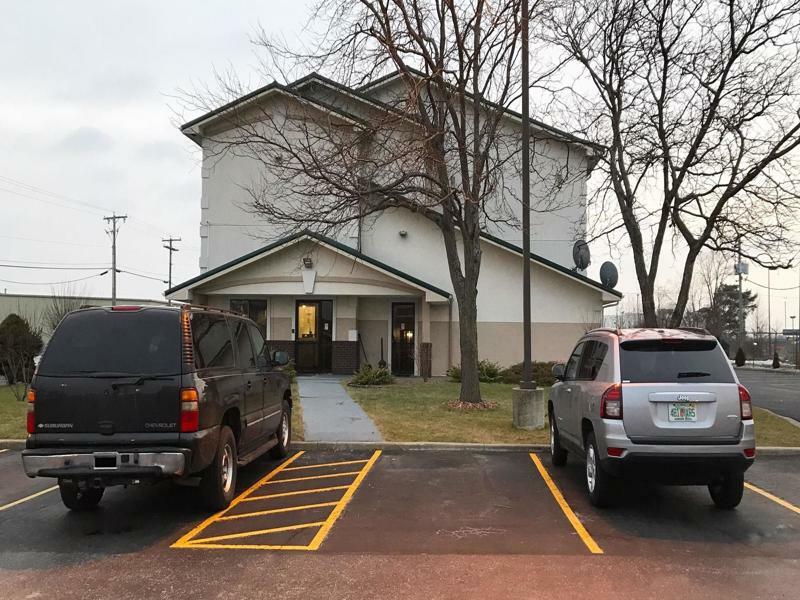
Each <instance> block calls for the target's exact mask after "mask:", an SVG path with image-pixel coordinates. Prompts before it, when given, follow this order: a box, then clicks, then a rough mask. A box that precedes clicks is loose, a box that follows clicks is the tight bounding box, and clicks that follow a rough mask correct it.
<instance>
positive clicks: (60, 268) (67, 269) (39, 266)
mask: <svg viewBox="0 0 800 600" xmlns="http://www.w3.org/2000/svg"><path fill="white" fill-rule="evenodd" d="M0 267H5V268H8V269H43V270H45V271H103V270H108V267H44V266H41V265H10V264H0Z"/></svg>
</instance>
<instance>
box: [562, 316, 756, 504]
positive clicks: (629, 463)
mask: <svg viewBox="0 0 800 600" xmlns="http://www.w3.org/2000/svg"><path fill="white" fill-rule="evenodd" d="M553 375H554V376H555V378H556V379H557V380H558V382H557V383H556V384H555V385H554V386H553V387H552V388H551V392H550V401H549V403H548V412H549V421H550V450H551V454H552V459H553V464H554V465H556V466H560V465H563V464H564V463H566V461H567V452H568V451H569V452H573V453H575V454H577V455H578V456H582V457H584V458H585V460H586V487H587V490H588V492H589V498H590V500H591V502H592V504H594V505H595V506H604V505H607V504H608V503H609V500H610V494H611V492H612V488H613V487H614V484H615V483H616V481H617V480H622V479H639V480H649V481H652V482H656V483H666V484H676V485H708V490H709V492H710V493H711V498H712V500H713V501H714V504H716V505H717V506H718V507H719V508H726V509H732V508H735V507H736V506H737V505H738V504H739V502H740V501H741V499H742V493H743V491H744V472H745V471H746V470H747V469H748V468H749V467H750V465H752V464H753V460H754V459H755V452H756V450H755V448H756V443H755V434H754V426H753V412H752V407H751V404H750V394H749V393H748V391H747V390H746V389H745V388H744V386H742V385H741V384H740V383H739V380H738V379H737V377H736V373H735V372H734V370H733V369H732V368H731V365H730V362H729V361H728V359H727V357H726V356H725V353H724V352H723V350H722V348H721V347H720V345H719V343H718V342H717V339H716V338H715V337H713V336H712V335H709V334H708V333H707V332H705V331H702V330H697V329H621V330H613V329H595V330H593V331H590V332H589V333H587V334H586V335H585V336H583V337H582V338H581V339H580V341H579V342H578V344H577V345H576V346H575V349H574V350H573V351H572V355H571V356H570V358H569V361H568V362H567V364H566V365H562V364H558V365H555V367H553Z"/></svg>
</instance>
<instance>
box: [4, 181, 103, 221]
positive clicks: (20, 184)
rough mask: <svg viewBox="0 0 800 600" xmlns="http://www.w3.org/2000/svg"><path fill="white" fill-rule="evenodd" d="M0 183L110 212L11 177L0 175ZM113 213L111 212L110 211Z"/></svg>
mask: <svg viewBox="0 0 800 600" xmlns="http://www.w3.org/2000/svg"><path fill="white" fill-rule="evenodd" d="M0 181H4V182H6V183H9V184H11V185H16V186H18V187H21V188H23V189H27V190H29V191H31V192H34V193H38V194H43V195H45V196H51V197H53V198H59V199H61V200H66V201H67V202H72V203H73V204H80V205H82V206H86V207H88V208H92V209H94V210H99V211H100V212H109V211H111V209H110V208H108V207H105V206H98V205H97V204H92V203H91V202H85V201H83V200H76V199H75V198H70V197H69V196H65V195H63V194H59V193H57V192H52V191H50V190H47V189H45V188H42V187H38V186H35V185H31V184H30V183H25V182H24V181H20V180H19V179H14V178H12V177H8V176H6V175H0ZM111 212H113V211H111Z"/></svg>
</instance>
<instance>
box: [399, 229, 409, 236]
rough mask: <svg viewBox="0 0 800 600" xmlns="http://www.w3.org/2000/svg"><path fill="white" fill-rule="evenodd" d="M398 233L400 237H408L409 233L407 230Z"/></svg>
mask: <svg viewBox="0 0 800 600" xmlns="http://www.w3.org/2000/svg"><path fill="white" fill-rule="evenodd" d="M398 233H399V234H400V237H406V236H407V235H408V232H407V231H406V230H405V229H401V230H400V231H399V232H398Z"/></svg>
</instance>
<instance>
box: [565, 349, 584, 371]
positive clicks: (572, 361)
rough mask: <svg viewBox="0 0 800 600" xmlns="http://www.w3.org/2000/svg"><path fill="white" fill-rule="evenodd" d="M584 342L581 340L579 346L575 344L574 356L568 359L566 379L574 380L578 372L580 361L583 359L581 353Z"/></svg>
mask: <svg viewBox="0 0 800 600" xmlns="http://www.w3.org/2000/svg"><path fill="white" fill-rule="evenodd" d="M583 346H584V342H581V343H580V344H578V345H577V346H575V350H573V351H572V356H570V357H569V360H568V361H567V367H566V368H565V369H564V379H565V380H574V379H575V378H576V376H577V374H578V363H579V362H580V359H581V353H582V352H583Z"/></svg>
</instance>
